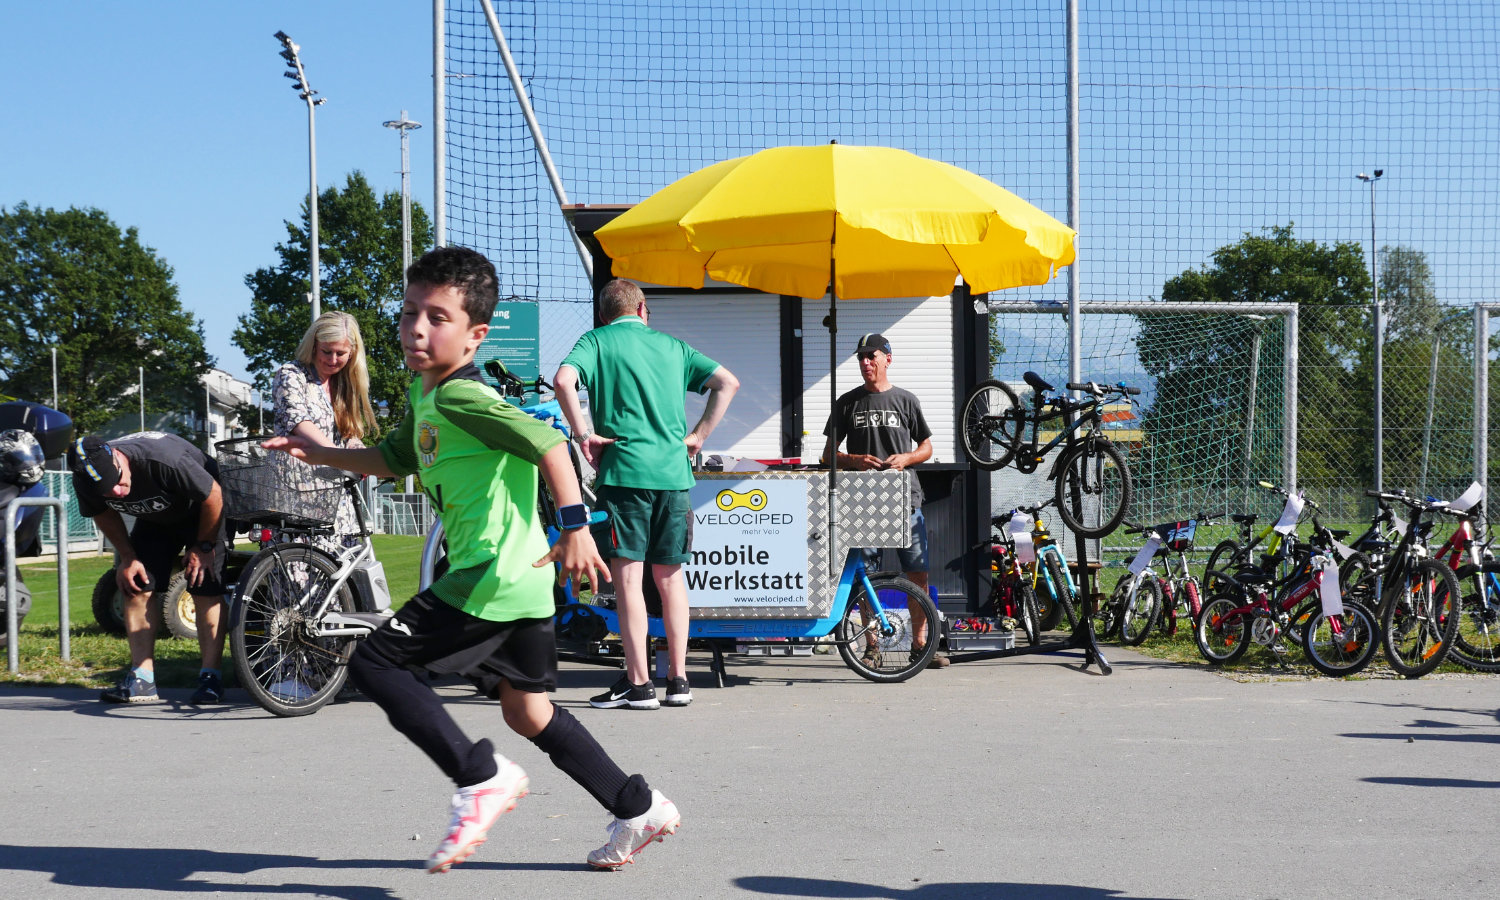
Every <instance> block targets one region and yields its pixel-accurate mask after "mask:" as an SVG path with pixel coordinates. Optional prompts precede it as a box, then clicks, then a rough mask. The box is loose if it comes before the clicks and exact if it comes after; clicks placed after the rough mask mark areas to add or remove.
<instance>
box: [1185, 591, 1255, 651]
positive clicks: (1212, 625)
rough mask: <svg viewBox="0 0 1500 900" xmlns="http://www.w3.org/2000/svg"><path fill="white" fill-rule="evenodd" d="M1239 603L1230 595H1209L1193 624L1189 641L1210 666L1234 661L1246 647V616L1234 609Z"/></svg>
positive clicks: (1248, 633) (1247, 627) (1247, 643)
mask: <svg viewBox="0 0 1500 900" xmlns="http://www.w3.org/2000/svg"><path fill="white" fill-rule="evenodd" d="M1240 606H1241V603H1240V601H1239V600H1238V599H1235V598H1231V597H1212V598H1210V599H1209V601H1208V602H1207V603H1205V604H1204V605H1203V612H1202V613H1200V614H1199V616H1198V621H1197V622H1195V623H1194V624H1193V643H1195V644H1197V645H1198V652H1199V653H1200V654H1201V655H1202V656H1203V658H1204V659H1205V660H1207V661H1208V664H1209V665H1211V666H1227V665H1232V664H1233V663H1235V662H1237V661H1238V660H1239V658H1240V657H1241V656H1244V655H1245V651H1246V650H1248V649H1250V618H1251V617H1250V616H1249V615H1247V614H1245V613H1236V612H1234V611H1235V610H1236V609H1239V608H1240Z"/></svg>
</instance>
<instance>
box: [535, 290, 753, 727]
mask: <svg viewBox="0 0 1500 900" xmlns="http://www.w3.org/2000/svg"><path fill="white" fill-rule="evenodd" d="M599 313H600V318H601V319H602V320H603V321H604V323H605V324H604V325H603V326H601V327H599V328H595V329H594V330H593V331H590V332H587V333H586V334H584V335H583V337H581V338H579V339H578V343H577V344H576V345H574V347H573V350H572V352H570V353H569V354H568V355H567V358H565V359H564V360H563V361H562V365H561V366H560V367H559V368H558V370H557V376H556V377H555V378H553V379H552V383H553V384H554V385H555V386H556V388H557V400H558V403H560V404H561V405H562V409H563V413H564V415H566V416H567V418H568V423H569V424H570V425H572V426H573V439H574V440H575V441H577V442H578V445H579V447H580V448H581V449H582V451H583V455H584V458H585V459H587V460H588V461H589V463H590V464H591V465H593V466H594V467H595V468H596V469H597V470H598V473H599V474H598V477H597V479H595V481H594V489H595V491H596V493H597V494H598V497H599V505H600V507H601V508H602V509H604V511H605V512H607V513H609V521H608V522H607V523H605V528H606V529H607V532H605V533H601V534H600V535H599V537H600V538H602V539H601V540H600V541H599V550H600V552H601V553H602V554H603V555H604V557H605V558H607V559H608V560H609V565H610V572H611V574H612V575H613V578H614V584H615V596H616V601H617V603H618V607H619V610H618V611H619V616H620V638H621V641H622V643H623V644H624V645H625V676H624V677H623V678H621V679H620V680H619V681H618V682H616V683H615V685H614V686H612V687H611V688H610V689H609V690H608V691H605V692H604V693H602V694H600V695H599V696H597V697H594V698H592V699H590V700H589V703H590V704H591V705H592V706H594V707H596V708H599V709H616V708H620V707H626V708H629V709H656V708H657V707H658V706H659V705H660V704H659V703H658V702H657V700H656V685H655V684H653V683H652V680H651V673H650V670H649V668H648V667H647V663H646V644H647V640H646V599H645V595H644V593H643V588H642V579H643V578H644V570H645V563H650V564H651V580H652V581H653V582H654V583H655V584H656V589H657V591H658V592H659V593H660V594H661V605H662V623H663V624H664V625H665V626H666V631H667V651H668V655H669V657H670V664H669V665H670V667H669V671H668V672H667V696H666V700H665V703H666V705H668V706H687V705H688V704H689V703H691V702H692V701H693V694H692V690H691V688H690V686H689V684H688V680H687V633H688V598H687V583H686V582H685V581H684V580H683V577H682V565H683V563H685V562H688V561H689V560H690V559H691V558H692V541H693V509H692V504H691V503H689V501H688V488H690V487H692V486H693V470H692V464H691V462H690V457H691V456H693V455H694V454H696V453H697V452H698V451H699V450H701V449H702V448H703V442H704V441H705V440H707V439H708V436H709V434H710V433H711V432H712V431H713V430H714V426H716V425H718V424H719V420H720V419H722V418H723V417H724V411H725V410H726V409H728V408H729V401H730V399H731V398H732V397H734V393H735V391H737V390H739V386H740V383H739V380H738V379H737V378H735V377H734V375H732V374H730V372H729V370H728V369H726V368H724V367H723V366H721V365H719V364H718V363H716V362H714V361H713V360H711V359H709V358H708V357H707V356H704V355H703V354H702V353H699V352H698V351H697V350H694V349H693V348H692V347H690V346H688V345H687V344H686V343H684V342H682V341H680V340H678V339H677V338H674V337H672V336H671V335H669V334H663V333H662V332H660V331H653V330H651V329H650V328H648V327H647V325H646V323H647V321H648V316H649V315H650V313H649V310H647V308H646V295H645V294H643V293H642V292H641V289H640V287H638V286H637V285H636V284H635V283H634V282H631V281H626V280H624V279H622V278H617V279H615V280H614V281H611V282H610V283H609V284H606V285H605V286H604V289H603V290H602V291H601V292H600V294H599ZM580 386H581V387H583V388H585V389H586V390H588V392H589V412H590V414H591V415H592V416H593V419H594V427H593V428H590V427H589V425H588V421H587V419H585V418H584V414H583V407H582V405H581V404H580V403H579V401H578V388H579V387H580ZM688 391H694V392H696V393H700V394H701V393H703V392H704V391H707V392H708V404H707V406H706V407H705V408H704V410H703V416H702V418H700V419H699V420H698V424H697V425H694V426H693V429H692V430H691V431H689V430H688V427H687V414H686V412H685V411H684V408H683V403H684V401H685V400H686V399H687V392H688Z"/></svg>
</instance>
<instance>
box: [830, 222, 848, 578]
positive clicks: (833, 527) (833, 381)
mask: <svg viewBox="0 0 1500 900" xmlns="http://www.w3.org/2000/svg"><path fill="white" fill-rule="evenodd" d="M837 231H838V223H837V222H835V223H834V232H835V236H834V239H833V240H830V241H829V247H828V251H829V252H828V422H829V429H828V437H829V440H831V441H832V442H833V452H832V453H829V454H828V574H830V575H832V574H834V573H835V572H838V571H840V570H842V569H843V567H844V561H843V560H841V559H839V558H838V553H839V542H838V535H839V511H838V493H837V490H838V480H839V417H838V403H839V387H838V371H839V362H838V343H839V295H838V291H836V290H835V289H834V288H835V282H834V257H835V256H836V255H837V252H838V244H837Z"/></svg>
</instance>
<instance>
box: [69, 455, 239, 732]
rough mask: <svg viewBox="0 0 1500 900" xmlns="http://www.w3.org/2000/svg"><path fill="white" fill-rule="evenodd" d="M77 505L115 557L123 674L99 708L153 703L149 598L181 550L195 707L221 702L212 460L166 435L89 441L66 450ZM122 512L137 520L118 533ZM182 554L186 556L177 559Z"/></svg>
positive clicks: (153, 616) (219, 512)
mask: <svg viewBox="0 0 1500 900" xmlns="http://www.w3.org/2000/svg"><path fill="white" fill-rule="evenodd" d="M68 465H69V467H70V468H71V469H72V470H73V492H74V494H75V495H77V497H78V509H79V511H80V512H81V513H83V514H84V515H85V516H88V517H89V518H91V519H93V520H94V524H95V525H97V526H99V530H100V531H102V532H104V536H105V537H106V538H108V539H109V542H110V543H111V544H113V545H114V548H115V550H116V551H118V552H119V554H120V564H119V566H118V567H116V569H115V581H116V583H117V584H118V585H119V588H120V593H121V594H123V595H124V597H125V635H126V640H127V641H129V643H130V671H128V672H126V673H125V675H124V677H123V678H122V679H121V680H120V683H119V684H118V685H116V686H115V687H113V688H110V689H109V690H106V691H104V692H103V693H102V694H101V695H100V699H101V700H104V701H105V702H107V703H153V702H156V701H157V700H159V699H160V697H159V696H158V695H157V693H156V670H155V664H154V662H153V660H152V655H153V652H154V650H155V646H156V626H157V624H158V620H159V619H160V617H161V610H160V609H159V608H157V607H156V606H155V605H154V604H150V603H148V602H147V601H148V600H149V599H150V597H151V594H152V592H154V591H156V590H159V589H165V587H166V585H167V583H168V581H170V579H171V577H172V568H173V566H174V564H175V563H176V562H177V559H178V555H179V554H182V568H183V572H184V574H185V575H186V576H187V583H188V593H190V594H192V595H193V600H194V606H195V608H196V615H197V624H198V649H199V651H200V652H201V654H202V668H201V669H200V670H199V672H198V690H197V691H195V692H194V693H193V696H192V699H191V700H190V701H189V702H191V703H193V704H195V705H197V704H203V703H218V702H219V701H221V700H223V699H224V687H223V678H222V676H221V674H220V671H219V670H220V665H221V663H222V661H223V657H224V630H223V628H222V627H220V617H219V611H220V607H221V605H222V604H223V601H224V580H223V573H224V559H225V552H226V544H225V535H224V517H223V512H224V501H223V495H222V493H221V491H220V489H219V481H218V477H219V467H218V464H217V463H215V462H214V460H212V459H210V458H209V457H208V456H207V455H205V454H204V453H203V451H202V450H199V449H198V448H197V447H194V446H193V445H192V444H190V443H188V442H187V441H185V440H183V439H182V438H180V437H178V436H176V435H174V434H163V433H161V432H156V431H143V432H140V433H138V434H132V435H127V436H125V437H122V438H119V439H116V440H114V441H109V442H106V441H104V440H102V439H100V438H98V437H94V436H92V435H90V436H86V437H81V438H78V439H77V440H75V441H74V442H73V443H72V445H71V446H70V447H69V448H68ZM122 514H124V515H130V516H135V526H134V527H133V528H131V529H130V530H129V532H127V531H126V529H125V520H124V519H123V518H122V517H121V516H122ZM184 549H186V553H184V552H183V551H184Z"/></svg>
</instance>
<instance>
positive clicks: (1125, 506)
mask: <svg viewBox="0 0 1500 900" xmlns="http://www.w3.org/2000/svg"><path fill="white" fill-rule="evenodd" d="M1055 474H1056V476H1057V479H1056V480H1057V487H1056V499H1057V513H1058V515H1060V516H1061V517H1062V520H1063V523H1064V524H1065V525H1067V526H1068V528H1069V530H1071V531H1073V532H1074V533H1076V534H1081V535H1083V536H1084V537H1090V538H1097V537H1104V536H1105V535H1106V534H1109V533H1110V532H1112V531H1114V530H1115V529H1116V528H1119V527H1120V522H1122V521H1124V519H1125V513H1126V512H1127V511H1128V510H1129V509H1130V494H1131V480H1130V466H1129V465H1127V464H1126V462H1125V457H1124V456H1122V455H1121V454H1120V451H1119V449H1118V448H1116V447H1115V445H1114V443H1113V442H1111V441H1109V440H1108V439H1106V438H1086V439H1084V440H1083V441H1082V442H1080V443H1078V444H1075V445H1073V446H1072V447H1071V448H1070V449H1068V450H1067V451H1065V452H1064V454H1063V456H1062V459H1061V461H1060V466H1059V469H1058V471H1057V472H1056V473H1055ZM1091 497H1092V498H1096V499H1095V500H1094V501H1092V502H1096V503H1097V504H1098V506H1099V509H1098V516H1099V522H1098V523H1097V524H1095V525H1087V524H1085V521H1086V520H1087V519H1088V518H1089V506H1090V503H1091V501H1090V498H1091Z"/></svg>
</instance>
